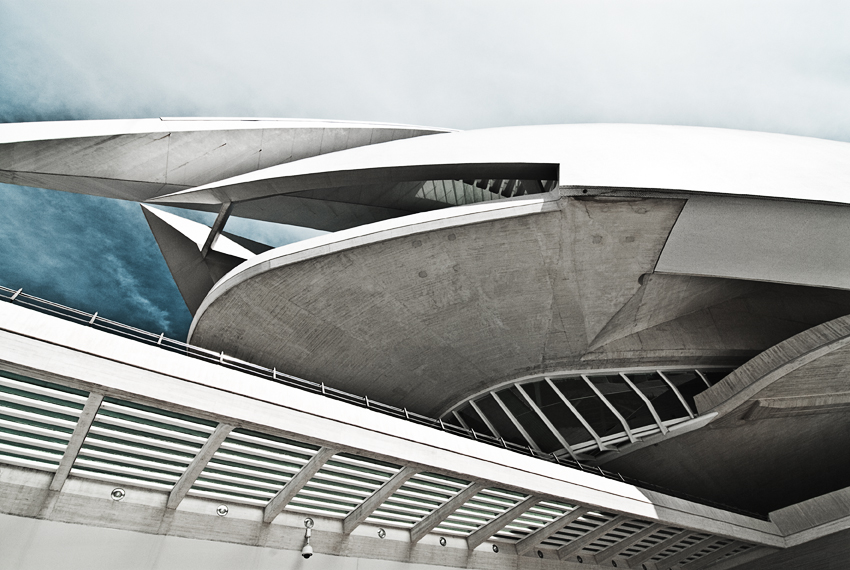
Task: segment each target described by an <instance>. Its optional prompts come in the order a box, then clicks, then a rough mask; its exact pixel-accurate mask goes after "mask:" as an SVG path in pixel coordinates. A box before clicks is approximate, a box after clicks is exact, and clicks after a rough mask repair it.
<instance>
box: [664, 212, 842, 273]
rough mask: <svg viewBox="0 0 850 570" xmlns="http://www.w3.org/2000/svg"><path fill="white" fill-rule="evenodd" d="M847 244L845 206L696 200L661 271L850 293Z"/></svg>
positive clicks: (672, 237)
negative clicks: (839, 290) (840, 289)
mask: <svg viewBox="0 0 850 570" xmlns="http://www.w3.org/2000/svg"><path fill="white" fill-rule="evenodd" d="M847 243H850V208H847V207H845V206H839V205H835V204H805V203H798V202H787V201H781V200H754V199H746V198H738V197H730V196H722V197H721V196H695V197H693V198H691V199H690V200H688V203H687V205H686V206H685V208H684V209H683V210H682V214H681V216H679V220H678V221H677V222H676V225H675V226H674V227H673V231H672V232H671V233H670V238H669V239H668V240H667V244H666V245H665V246H664V251H662V252H661V257H660V258H659V260H658V266H657V267H656V271H658V272H661V273H676V274H690V275H705V276H712V277H731V278H735V279H753V280H758V281H774V282H777V283H794V284H799V285H816V286H819V287H837V288H842V289H848V288H850V272H848V271H847V269H846V268H847V267H848V265H850V248H848V247H846V246H847Z"/></svg>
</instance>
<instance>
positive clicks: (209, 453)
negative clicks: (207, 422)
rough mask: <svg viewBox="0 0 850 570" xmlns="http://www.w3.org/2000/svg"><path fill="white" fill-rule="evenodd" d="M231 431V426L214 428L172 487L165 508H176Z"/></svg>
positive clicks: (224, 425) (223, 425) (219, 425)
mask: <svg viewBox="0 0 850 570" xmlns="http://www.w3.org/2000/svg"><path fill="white" fill-rule="evenodd" d="M231 431H233V426H231V425H227V424H218V425H217V426H216V428H215V430H214V431H213V432H212V433H211V434H210V436H209V437H208V438H207V441H206V442H204V445H203V446H201V449H200V451H198V454H197V455H195V458H194V459H192V462H191V463H190V464H189V466H188V467H186V471H184V472H183V475H181V476H180V479H178V480H177V482H176V483H175V484H174V487H173V488H172V489H171V493H169V495H168V501H167V502H166V504H165V506H166V507H167V508H169V509H176V508H177V506H178V505H179V504H180V501H182V500H183V497H185V496H186V494H187V493H188V492H189V489H191V488H192V485H194V484H195V481H196V480H197V479H198V477H199V476H200V475H201V473H202V472H203V470H204V468H205V467H206V466H207V463H209V462H210V459H212V457H213V455H215V452H216V451H217V450H218V448H219V446H220V445H221V444H222V443H223V442H224V440H225V439H226V438H227V436H228V435H229V434H230V432H231Z"/></svg>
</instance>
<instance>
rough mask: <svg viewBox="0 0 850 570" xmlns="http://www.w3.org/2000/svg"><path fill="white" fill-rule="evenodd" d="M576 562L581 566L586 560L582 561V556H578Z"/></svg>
mask: <svg viewBox="0 0 850 570" xmlns="http://www.w3.org/2000/svg"><path fill="white" fill-rule="evenodd" d="M576 560H578V563H579V564H581V563H582V562H584V560H582V559H581V556H576Z"/></svg>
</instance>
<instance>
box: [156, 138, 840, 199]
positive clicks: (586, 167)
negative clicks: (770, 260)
mask: <svg viewBox="0 0 850 570" xmlns="http://www.w3.org/2000/svg"><path fill="white" fill-rule="evenodd" d="M553 167H557V169H558V179H559V183H560V185H561V186H578V187H593V188H635V189H649V190H676V191H686V192H709V193H717V194H738V195H750V196H764V197H776V198H787V199H796V200H813V201H824V202H839V203H850V144H848V143H843V142H836V141H828V140H822V139H813V138H806V137H798V136H790V135H780V134H770V133H759V132H750V131H736V130H728V129H715V128H703V127H681V126H660V125H633V124H580V125H546V126H530V127H506V128H495V129H482V130H475V131H464V132H457V133H447V134H443V135H439V136H433V137H426V138H417V139H411V140H404V141H394V142H392V143H386V144H382V145H380V146H379V147H378V146H376V147H371V148H370V147H364V148H358V149H352V150H348V151H343V152H336V153H333V154H330V155H325V156H321V157H314V158H311V159H307V160H301V161H298V162H296V163H290V164H285V165H278V166H274V167H270V168H266V169H263V170H259V171H256V172H252V173H249V174H245V175H241V176H236V177H233V178H230V179H227V180H219V181H217V182H214V183H210V184H206V185H204V186H201V187H198V188H193V189H189V190H185V191H181V192H179V193H176V194H172V195H169V196H165V197H161V198H159V199H158V200H157V201H159V202H163V203H174V204H177V203H180V204H190V203H207V204H212V203H220V202H221V201H224V200H249V199H256V198H260V197H264V196H272V195H277V194H284V193H289V192H297V191H303V190H309V189H316V188H325V187H338V186H345V185H356V184H368V183H375V182H387V181H389V180H396V181H400V180H427V179H450V178H476V177H480V178H483V177H485V176H490V177H505V178H510V177H513V178H522V177H527V178H532V177H535V176H537V177H538V178H546V175H547V173H551V172H552V168H553Z"/></svg>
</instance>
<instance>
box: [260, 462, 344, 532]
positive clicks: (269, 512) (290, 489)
mask: <svg viewBox="0 0 850 570" xmlns="http://www.w3.org/2000/svg"><path fill="white" fill-rule="evenodd" d="M336 453H338V450H336V449H331V448H329V447H321V448H319V450H318V451H316V454H315V455H313V457H311V458H310V460H309V461H308V462H307V463H305V464H304V467H302V468H301V469H300V470H299V471H298V473H296V474H295V475H293V476H292V479H290V480H289V482H288V483H286V485H284V487H283V489H281V490H280V491H278V492H277V494H276V495H275V496H274V497H272V498H271V500H270V501H269V502H268V503H267V504H266V508H265V509H264V510H263V522H264V523H270V522H272V521H273V520H274V519H275V517H276V516H277V515H278V514H280V512H281V511H282V510H283V509H284V508H286V505H288V504H289V502H290V501H291V500H292V499H293V498H295V495H297V494H298V493H300V492H301V489H303V488H304V486H305V485H306V484H307V483H309V482H310V479H312V478H313V475H315V474H316V473H318V472H319V469H321V468H322V467H323V466H324V464H325V463H327V462H328V460H329V459H330V458H331V457H333V456H334V455H335V454H336Z"/></svg>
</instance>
